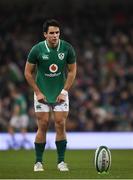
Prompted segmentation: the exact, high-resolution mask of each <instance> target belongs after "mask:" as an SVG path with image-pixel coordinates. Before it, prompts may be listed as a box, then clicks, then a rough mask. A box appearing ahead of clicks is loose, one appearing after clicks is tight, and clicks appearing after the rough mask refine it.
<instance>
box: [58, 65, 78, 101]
mask: <svg viewBox="0 0 133 180" xmlns="http://www.w3.org/2000/svg"><path fill="white" fill-rule="evenodd" d="M76 71H77V65H76V63H73V64H68V74H67V79H66V82H65V85H64V89H63V90H62V91H61V93H60V95H59V96H58V97H57V102H63V101H65V99H66V95H67V93H68V91H69V89H70V88H71V86H72V84H73V82H74V79H75V77H76Z"/></svg>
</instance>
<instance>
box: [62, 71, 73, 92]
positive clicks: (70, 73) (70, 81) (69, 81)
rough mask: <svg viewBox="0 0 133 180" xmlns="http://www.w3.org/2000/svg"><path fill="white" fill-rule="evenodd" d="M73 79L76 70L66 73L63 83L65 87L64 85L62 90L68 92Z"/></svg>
mask: <svg viewBox="0 0 133 180" xmlns="http://www.w3.org/2000/svg"><path fill="white" fill-rule="evenodd" d="M75 77H76V70H74V71H72V72H71V71H70V72H68V75H67V79H66V82H65V85H64V89H65V90H66V91H69V89H70V88H71V86H72V84H73V82H74V79H75Z"/></svg>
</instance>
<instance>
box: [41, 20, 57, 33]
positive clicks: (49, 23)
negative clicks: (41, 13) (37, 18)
mask: <svg viewBox="0 0 133 180" xmlns="http://www.w3.org/2000/svg"><path fill="white" fill-rule="evenodd" d="M49 26H55V27H59V28H60V24H59V22H58V21H57V20H55V19H48V20H46V21H45V22H44V24H43V32H46V33H47V31H48V28H49Z"/></svg>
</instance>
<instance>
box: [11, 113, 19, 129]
mask: <svg viewBox="0 0 133 180" xmlns="http://www.w3.org/2000/svg"><path fill="white" fill-rule="evenodd" d="M9 124H10V126H11V127H13V128H20V124H19V116H12V118H11V120H10V123H9Z"/></svg>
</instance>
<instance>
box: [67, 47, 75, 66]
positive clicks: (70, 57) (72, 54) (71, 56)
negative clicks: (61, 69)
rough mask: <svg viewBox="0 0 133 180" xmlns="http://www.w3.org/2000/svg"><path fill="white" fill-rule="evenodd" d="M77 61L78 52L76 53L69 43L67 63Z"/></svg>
mask: <svg viewBox="0 0 133 180" xmlns="http://www.w3.org/2000/svg"><path fill="white" fill-rule="evenodd" d="M75 62H76V53H75V50H74V48H73V47H72V46H71V45H69V48H68V57H67V63H68V64H73V63H75Z"/></svg>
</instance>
